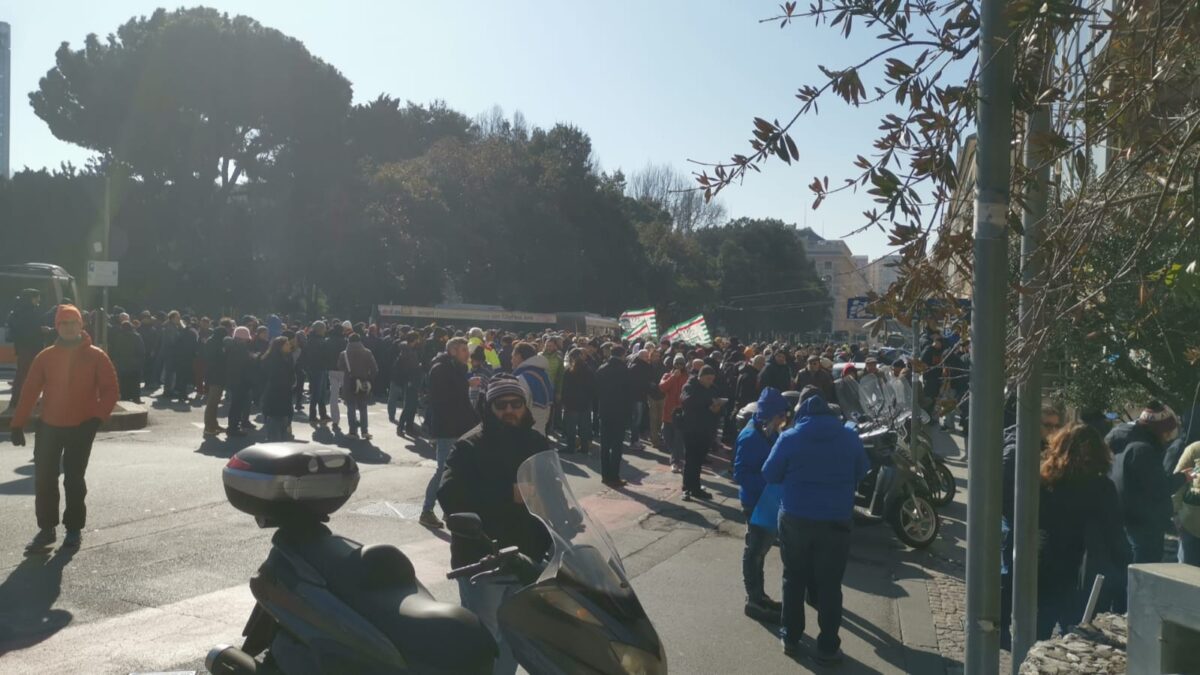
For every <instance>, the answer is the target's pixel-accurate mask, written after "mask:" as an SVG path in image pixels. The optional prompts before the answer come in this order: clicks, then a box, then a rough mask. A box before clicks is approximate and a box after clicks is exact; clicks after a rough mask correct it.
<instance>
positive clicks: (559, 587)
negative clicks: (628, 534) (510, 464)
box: [446, 451, 667, 675]
mask: <svg viewBox="0 0 1200 675" xmlns="http://www.w3.org/2000/svg"><path fill="white" fill-rule="evenodd" d="M517 488H518V490H519V491H520V493H521V496H522V499H523V500H524V503H525V506H526V508H528V509H529V512H530V513H532V514H533V515H534V516H536V517H537V518H538V519H539V520H541V521H542V523H543V524H544V525H545V526H546V528H547V530H548V531H549V533H550V538H551V540H552V542H553V546H552V550H551V552H550V553H549V556H548V558H547V559H546V560H544V561H530V560H528V559H526V558H524V557H523V556H520V555H519V554H518V552H517V549H516V548H515V547H510V548H505V549H500V548H498V547H497V545H496V543H495V542H494V541H491V540H490V539H488V538H487V537H486V535H485V534H484V533H483V531H482V528H481V527H480V520H479V517H478V516H477V515H476V514H451V515H450V516H449V517H448V518H447V525H448V526H449V527H450V531H451V533H452V534H453V536H456V537H465V538H468V539H473V540H476V541H483V542H486V543H487V544H488V545H489V546H490V547H491V551H492V552H491V554H489V555H487V556H485V557H484V558H483V559H481V560H480V561H479V562H476V563H474V564H472V565H468V566H465V567H462V568H459V569H455V570H452V571H451V572H450V573H449V574H447V575H446V576H447V578H450V579H458V578H469V579H470V580H471V583H473V584H490V583H498V584H514V583H515V584H516V585H519V586H520V590H517V591H516V592H515V593H512V594H510V595H509V596H508V598H507V599H506V600H505V601H504V602H503V603H502V604H501V605H500V608H499V610H498V611H497V617H496V618H497V623H498V625H499V627H500V631H501V633H502V635H503V640H504V642H505V643H506V644H507V645H508V646H509V648H510V649H512V652H513V655H514V656H515V657H516V660H517V662H518V663H520V664H521V665H522V666H524V667H525V669H526V670H528V671H529V672H530V673H533V674H534V675H567V674H568V673H570V674H575V673H595V674H597V675H665V673H666V672H667V657H666V651H665V650H664V648H663V645H662V642H661V640H660V639H659V637H658V633H657V632H655V630H654V624H653V623H651V621H650V619H649V617H647V616H646V612H645V610H644V609H643V608H642V605H641V603H640V602H639V601H638V598H637V594H636V593H635V592H634V590H633V586H632V585H631V584H630V583H629V578H628V576H627V575H626V573H625V568H624V565H623V563H622V562H621V556H620V555H619V554H618V553H617V549H616V546H614V545H613V543H612V540H611V539H610V538H609V536H608V533H607V532H606V531H605V530H604V528H603V527H602V526H601V525H600V524H599V523H596V522H594V521H593V520H592V519H591V518H590V517H589V516H588V514H587V511H586V510H584V509H583V507H582V506H580V504H579V502H578V500H576V499H575V495H574V494H573V493H572V492H571V488H570V485H569V484H568V483H567V478H566V475H565V474H564V473H563V470H562V465H561V464H560V462H559V458H558V453H556V452H553V451H548V452H542V453H539V454H537V455H534V456H533V457H530V458H529V459H527V460H525V462H524V463H522V464H521V466H520V468H519V469H518V470H517Z"/></svg>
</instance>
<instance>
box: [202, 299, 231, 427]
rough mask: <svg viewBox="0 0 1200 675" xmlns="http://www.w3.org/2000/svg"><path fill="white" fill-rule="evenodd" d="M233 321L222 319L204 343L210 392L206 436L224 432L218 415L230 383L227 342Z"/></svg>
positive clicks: (205, 422)
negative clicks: (226, 351) (222, 397)
mask: <svg viewBox="0 0 1200 675" xmlns="http://www.w3.org/2000/svg"><path fill="white" fill-rule="evenodd" d="M232 325H233V321H232V320H231V319H221V322H220V323H218V324H217V327H216V328H214V329H213V331H212V335H210V336H209V338H208V340H207V341H205V343H204V361H205V363H207V364H208V366H207V368H206V372H207V378H208V392H207V393H206V394H205V396H206V398H205V400H204V435H205V436H216V435H217V434H219V433H221V432H222V431H224V429H222V428H221V424H220V420H219V419H218V417H217V414H218V413H219V411H220V408H221V396H223V395H224V394H225V388H226V386H227V385H228V383H229V365H228V363H227V362H226V360H225V341H226V338H228V337H229V328H230V326H232Z"/></svg>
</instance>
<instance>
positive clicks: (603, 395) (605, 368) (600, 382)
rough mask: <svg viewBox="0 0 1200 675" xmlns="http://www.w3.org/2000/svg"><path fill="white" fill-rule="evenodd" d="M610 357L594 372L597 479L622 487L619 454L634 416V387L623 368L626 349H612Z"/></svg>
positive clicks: (609, 484) (606, 483)
mask: <svg viewBox="0 0 1200 675" xmlns="http://www.w3.org/2000/svg"><path fill="white" fill-rule="evenodd" d="M611 353H612V356H610V357H609V358H608V361H607V362H606V363H605V364H604V365H602V366H600V369H599V370H597V371H596V399H597V401H599V406H600V479H601V481H602V482H603V483H604V484H605V485H607V486H609V487H621V486H622V485H624V484H625V481H623V480H621V455H622V450H623V447H622V445H623V444H624V441H625V429H626V427H628V426H629V422H630V418H631V417H632V416H633V402H634V390H635V386H636V385H635V384H634V382H633V378H632V377H631V376H630V370H629V368H627V367H626V365H625V348H624V347H621V346H619V345H618V346H614V347H613V348H612V352H611Z"/></svg>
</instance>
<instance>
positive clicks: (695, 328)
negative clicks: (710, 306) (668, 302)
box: [663, 314, 712, 346]
mask: <svg viewBox="0 0 1200 675" xmlns="http://www.w3.org/2000/svg"><path fill="white" fill-rule="evenodd" d="M663 338H665V339H667V340H670V341H671V342H675V341H677V340H682V341H684V342H686V343H687V344H689V345H705V346H707V345H711V344H712V336H711V335H709V334H708V325H707V324H705V323H704V315H703V314H697V315H696V316H693V317H692V318H690V319H688V320H687V321H684V322H683V323H680V324H676V325H674V326H671V327H670V328H669V329H668V330H667V332H666V333H665V334H664V335H663Z"/></svg>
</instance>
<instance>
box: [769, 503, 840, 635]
mask: <svg viewBox="0 0 1200 675" xmlns="http://www.w3.org/2000/svg"><path fill="white" fill-rule="evenodd" d="M850 529H851V525H850V522H849V521H831V520H809V519H807V518H796V517H794V516H789V515H788V514H786V513H780V514H779V549H780V553H781V554H782V556H783V633H782V635H783V639H784V640H786V641H788V642H799V640H800V637H801V636H803V635H804V596H805V595H809V596H810V597H809V602H811V603H812V604H814V605H816V608H817V626H818V627H819V628H820V633H819V634H818V635H817V649H818V651H820V652H821V653H823V654H833V653H834V652H836V651H837V650H838V648H839V647H841V645H842V640H841V638H840V637H838V631H839V630H840V629H841V627H842V577H843V576H844V575H845V573H846V559H847V557H848V556H849V554H850ZM813 594H815V595H816V598H812V597H811V595H813ZM814 601H815V602H814Z"/></svg>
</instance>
